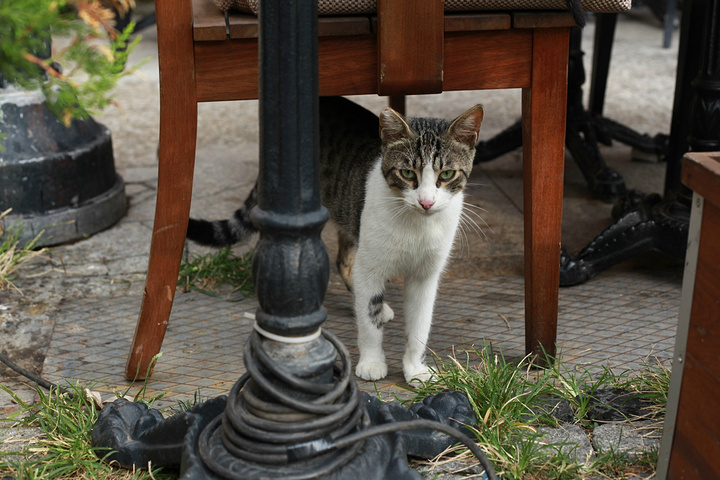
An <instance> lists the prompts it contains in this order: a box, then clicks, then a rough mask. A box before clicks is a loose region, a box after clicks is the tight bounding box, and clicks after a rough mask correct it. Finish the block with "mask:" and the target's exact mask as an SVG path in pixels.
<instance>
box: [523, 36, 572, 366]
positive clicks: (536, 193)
mask: <svg viewBox="0 0 720 480" xmlns="http://www.w3.org/2000/svg"><path fill="white" fill-rule="evenodd" d="M568 48H569V29H568V28H547V29H546V28H541V29H536V30H535V31H534V37H533V69H532V81H531V86H530V87H529V88H525V89H523V94H522V111H523V115H522V117H523V161H524V167H523V168H524V173H523V175H524V186H523V188H524V190H523V204H524V212H525V213H524V228H525V232H524V236H525V349H526V353H527V354H529V355H533V356H536V357H537V358H536V361H537V362H538V363H539V364H544V363H545V360H546V358H545V354H547V355H550V356H553V357H554V356H555V354H556V346H555V343H556V339H557V313H558V290H559V281H560V237H561V235H560V231H561V222H562V199H563V170H564V157H565V116H566V97H567V62H568Z"/></svg>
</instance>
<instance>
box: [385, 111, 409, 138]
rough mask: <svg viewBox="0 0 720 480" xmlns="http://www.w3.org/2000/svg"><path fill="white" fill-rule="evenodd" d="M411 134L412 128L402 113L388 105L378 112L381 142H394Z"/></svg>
mask: <svg viewBox="0 0 720 480" xmlns="http://www.w3.org/2000/svg"><path fill="white" fill-rule="evenodd" d="M411 136H412V130H410V127H409V126H408V124H407V123H406V122H405V119H403V117H402V115H400V114H399V113H398V112H396V111H395V110H393V109H392V108H390V107H386V108H383V111H382V112H380V138H381V139H382V141H383V143H386V144H388V143H394V142H397V141H399V140H404V139H406V138H410V137H411Z"/></svg>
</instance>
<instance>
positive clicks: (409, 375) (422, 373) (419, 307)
mask: <svg viewBox="0 0 720 480" xmlns="http://www.w3.org/2000/svg"><path fill="white" fill-rule="evenodd" d="M439 277H440V274H439V273H438V274H433V275H431V276H429V277H424V278H413V277H410V278H406V279H405V335H406V337H407V343H406V344H405V355H404V356H403V374H404V376H405V381H407V382H408V383H409V384H417V383H419V382H426V381H428V380H429V379H430V378H431V377H432V373H431V372H430V369H429V368H428V367H427V365H426V364H425V349H426V346H427V341H428V337H429V336H430V327H431V325H432V317H433V307H434V306H435V296H436V294H437V288H438V281H439Z"/></svg>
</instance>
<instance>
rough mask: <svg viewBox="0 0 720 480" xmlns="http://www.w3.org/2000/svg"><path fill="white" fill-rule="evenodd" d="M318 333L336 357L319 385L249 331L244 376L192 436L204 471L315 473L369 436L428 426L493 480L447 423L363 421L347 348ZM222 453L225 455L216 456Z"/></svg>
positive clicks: (295, 478) (337, 463)
mask: <svg viewBox="0 0 720 480" xmlns="http://www.w3.org/2000/svg"><path fill="white" fill-rule="evenodd" d="M323 335H324V336H325V338H326V339H327V340H328V341H329V342H330V343H331V344H332V345H333V346H334V347H335V349H336V351H337V352H338V356H339V361H340V365H339V366H338V365H337V364H336V366H335V369H334V372H333V374H334V375H333V377H334V378H333V381H332V382H331V383H326V384H318V383H314V382H309V381H306V380H303V379H301V378H298V377H296V376H294V375H292V374H290V373H289V372H287V371H285V370H284V369H283V368H282V367H280V366H278V365H276V364H275V363H274V362H273V361H272V359H271V358H270V357H269V356H268V355H267V353H265V351H264V350H263V348H262V342H261V337H260V335H259V334H258V333H257V332H254V333H253V334H252V335H251V338H250V341H249V342H248V343H247V345H246V347H245V356H244V360H245V366H246V368H247V371H248V373H247V374H245V375H244V376H243V377H242V378H240V380H238V381H237V383H236V384H235V385H234V386H233V388H232V390H231V392H230V395H229V399H228V404H227V407H226V409H225V412H224V413H223V415H222V416H221V417H218V418H216V419H215V420H214V421H213V422H212V423H211V424H210V425H208V427H207V428H205V430H204V431H203V432H202V434H201V436H200V438H199V441H198V450H199V453H200V457H201V458H202V460H203V462H204V463H205V465H206V466H207V467H208V468H209V469H210V470H212V471H213V472H214V473H215V474H217V475H218V476H220V477H222V478H227V479H233V478H240V477H242V478H244V479H251V478H259V477H265V476H266V475H268V474H269V473H270V472H271V473H273V474H274V475H275V476H276V477H277V478H283V479H284V480H304V479H310V478H317V477H320V476H324V475H327V474H330V473H332V472H333V471H335V470H337V469H339V468H340V467H342V466H343V465H345V464H346V463H348V462H349V461H350V460H351V459H353V458H355V456H356V454H357V452H359V450H360V449H361V448H362V447H363V446H364V443H365V440H367V439H368V438H370V437H373V436H376V435H383V434H388V433H393V432H398V431H401V430H420V429H433V430H437V431H440V432H442V433H445V434H447V435H449V436H450V437H452V438H454V439H456V440H458V441H459V442H461V443H463V444H464V445H465V446H467V447H468V449H469V450H470V451H471V452H472V453H473V454H474V455H475V456H476V457H477V458H478V461H479V462H480V464H481V465H482V467H483V468H484V469H485V472H486V474H487V476H488V479H489V480H496V479H497V476H496V475H495V472H494V469H493V466H492V464H491V463H490V461H489V460H488V459H487V457H486V456H485V455H484V453H483V452H482V450H480V448H479V447H478V446H477V444H475V442H473V441H472V440H471V439H470V438H469V437H468V436H467V435H465V434H464V433H462V432H460V431H459V430H457V429H456V428H453V427H451V426H449V425H445V424H442V423H438V422H434V421H431V420H412V421H406V422H392V423H387V424H382V425H370V420H369V418H368V416H367V412H366V411H365V408H364V405H363V403H362V400H361V394H360V392H359V390H358V388H357V384H356V382H354V381H351V379H352V373H351V364H350V361H349V356H350V355H349V352H348V351H347V349H346V348H345V346H344V345H343V344H342V343H341V342H340V341H339V340H338V339H337V338H336V337H335V336H334V335H332V334H331V333H329V332H325V331H323ZM268 372H269V373H271V374H272V378H273V380H270V379H269V378H268V377H267V374H268ZM289 392H292V394H291V393H289ZM297 392H300V393H301V396H302V395H303V394H306V395H304V396H305V397H306V399H299V398H298V395H296V393H297ZM264 399H271V401H268V400H264ZM222 451H224V452H227V453H229V455H224V454H222V455H221V454H220V453H219V452H222ZM253 464H254V465H257V469H255V468H254V467H253V466H252V465H253ZM244 470H246V471H244ZM240 472H242V473H240Z"/></svg>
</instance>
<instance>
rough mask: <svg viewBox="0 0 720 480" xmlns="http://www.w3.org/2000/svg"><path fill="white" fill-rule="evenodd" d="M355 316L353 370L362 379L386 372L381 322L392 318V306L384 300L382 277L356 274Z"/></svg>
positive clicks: (383, 375)
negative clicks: (357, 356) (373, 278)
mask: <svg viewBox="0 0 720 480" xmlns="http://www.w3.org/2000/svg"><path fill="white" fill-rule="evenodd" d="M355 278H356V281H355V319H356V321H357V328H358V349H359V350H360V359H359V360H358V364H357V367H356V368H355V374H356V375H357V376H358V377H360V378H362V379H363V380H380V379H381V378H385V376H387V363H385V351H384V350H383V346H382V342H383V325H385V323H387V322H389V321H390V320H392V319H393V317H394V313H393V311H392V309H391V308H390V307H389V306H388V305H387V304H386V303H385V302H384V294H383V287H384V283H385V282H384V281H374V282H373V281H368V280H367V279H363V281H360V282H358V281H357V275H356V276H355Z"/></svg>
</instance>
